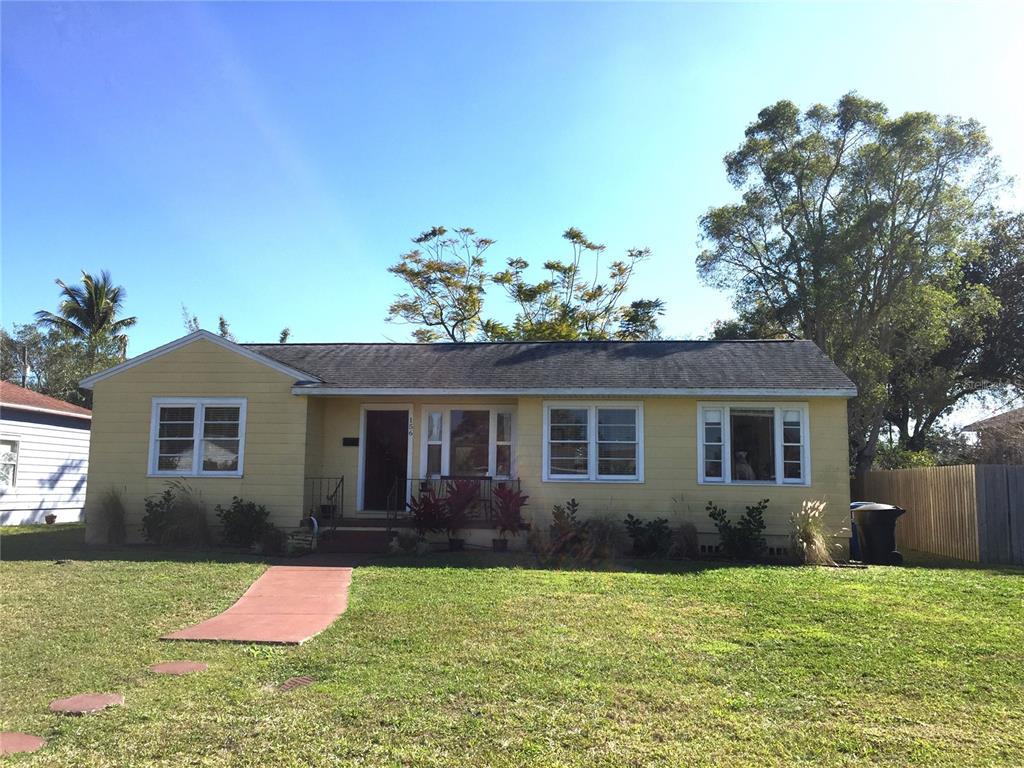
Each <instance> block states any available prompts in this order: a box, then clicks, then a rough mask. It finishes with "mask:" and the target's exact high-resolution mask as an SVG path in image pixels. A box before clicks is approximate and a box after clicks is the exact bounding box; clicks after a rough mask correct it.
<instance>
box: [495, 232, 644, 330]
mask: <svg viewBox="0 0 1024 768" xmlns="http://www.w3.org/2000/svg"><path fill="white" fill-rule="evenodd" d="M562 237H563V239H565V240H567V241H568V242H569V244H570V247H571V257H570V258H569V259H568V260H567V261H558V260H550V261H547V262H545V263H544V269H545V270H547V272H548V277H547V279H545V280H542V281H540V282H537V283H532V282H530V281H529V280H528V279H527V277H526V275H527V271H528V269H529V266H530V265H529V263H528V262H527V261H526V260H525V259H521V258H512V259H509V260H508V262H507V265H506V269H505V270H503V271H502V272H499V273H498V274H496V275H495V276H494V278H493V280H494V282H495V283H496V284H497V285H500V286H501V287H503V288H504V289H505V292H506V295H507V296H508V297H509V298H510V299H511V300H512V302H513V303H514V304H515V306H516V309H517V312H516V316H515V319H514V320H513V321H512V324H511V325H505V324H502V323H499V322H497V321H494V320H489V321H487V322H486V323H485V324H484V326H483V331H484V335H485V336H486V337H487V338H490V339H494V340H512V339H515V340H546V341H551V340H560V341H575V340H587V341H597V340H605V339H611V338H623V339H632V340H636V339H639V338H657V336H658V333H659V332H658V325H657V318H658V316H659V315H660V314H662V312H664V302H662V301H661V300H660V299H642V300H639V301H636V302H633V303H632V304H630V305H629V306H628V307H626V308H622V307H621V306H619V305H620V303H621V301H622V299H623V297H624V295H625V293H626V290H627V289H628V288H629V283H630V279H631V278H632V277H633V271H634V269H635V268H636V265H637V264H639V263H640V262H642V261H645V260H646V259H647V258H649V257H650V254H651V252H650V249H648V248H630V249H629V250H628V251H627V252H626V255H625V258H623V259H616V260H614V261H612V262H611V263H610V264H609V265H608V268H607V281H606V282H605V281H602V279H601V256H602V254H603V253H604V251H605V246H604V245H600V244H598V243H595V242H593V241H592V240H590V239H589V238H588V237H587V236H586V235H585V234H583V232H581V231H580V230H579V229H576V228H575V227H570V228H569V229H567V230H566V231H565V232H564V233H563V234H562ZM585 257H591V258H592V259H593V272H592V274H593V277H588V276H587V274H586V273H585V272H584V270H585V269H586V268H587V265H586V264H585Z"/></svg>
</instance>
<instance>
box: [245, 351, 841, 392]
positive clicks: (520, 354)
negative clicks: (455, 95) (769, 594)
mask: <svg viewBox="0 0 1024 768" xmlns="http://www.w3.org/2000/svg"><path fill="white" fill-rule="evenodd" d="M244 346H245V347H246V348H247V349H250V350H252V351H253V352H257V353H259V354H261V355H265V356H266V357H269V358H271V359H273V360H276V361H278V362H280V363H283V364H285V365H287V366H290V367H292V368H296V369H298V370H301V371H306V372H307V373H310V374H312V375H313V376H315V377H317V378H319V379H321V380H322V382H323V383H322V384H315V385H310V386H312V387H316V388H325V387H326V388H331V389H335V388H336V389H344V390H355V391H366V390H393V391H395V392H396V393H398V392H401V393H403V394H415V393H416V392H420V391H422V392H423V393H424V394H427V393H428V391H430V392H433V391H437V390H453V391H456V392H465V391H467V390H474V391H476V390H488V391H495V392H502V393H509V394H511V393H515V392H552V393H554V392H569V391H572V392H576V393H579V394H584V393H587V392H588V391H589V392H590V393H592V394H597V393H598V392H599V391H602V390H608V391H609V392H623V393H626V392H637V393H640V392H643V391H646V390H653V391H655V393H657V391H661V390H664V391H666V393H667V392H669V391H673V390H675V391H680V390H687V391H688V390H694V391H695V393H697V394H699V393H701V392H704V391H709V392H708V393H709V394H710V393H711V392H710V391H713V390H728V391H730V392H735V393H737V394H741V393H742V392H744V391H748V390H749V391H750V392H751V393H752V394H753V393H757V392H759V391H763V390H771V391H773V392H774V391H778V392H779V394H782V392H783V391H793V392H794V393H796V392H799V393H807V394H813V393H815V392H819V391H820V393H821V394H838V395H848V396H849V395H853V394H855V389H854V386H853V383H852V382H851V381H850V380H849V379H848V378H847V377H846V376H845V375H844V374H843V372H842V371H840V370H839V368H838V367H836V365H835V364H834V363H833V362H832V361H831V360H829V359H828V358H827V357H826V356H825V354H824V353H823V352H822V351H821V350H820V349H818V347H817V346H815V344H814V343H813V342H810V341H647V342H611V341H610V342H529V343H518V342H514V343H500V344H245V345H244Z"/></svg>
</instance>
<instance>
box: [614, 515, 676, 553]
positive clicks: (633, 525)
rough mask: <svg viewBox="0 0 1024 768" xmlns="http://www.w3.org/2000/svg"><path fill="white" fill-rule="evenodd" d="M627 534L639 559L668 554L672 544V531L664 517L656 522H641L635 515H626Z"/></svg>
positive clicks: (655, 520)
mask: <svg viewBox="0 0 1024 768" xmlns="http://www.w3.org/2000/svg"><path fill="white" fill-rule="evenodd" d="M625 525H626V533H628V534H629V538H631V539H632V540H633V554H634V555H636V556H637V557H649V556H651V555H660V556H664V555H666V554H668V550H669V546H670V545H671V543H672V531H671V529H670V528H669V527H668V520H666V519H665V518H663V517H659V518H656V519H654V520H647V521H644V520H641V519H639V518H637V517H633V515H626V520H625Z"/></svg>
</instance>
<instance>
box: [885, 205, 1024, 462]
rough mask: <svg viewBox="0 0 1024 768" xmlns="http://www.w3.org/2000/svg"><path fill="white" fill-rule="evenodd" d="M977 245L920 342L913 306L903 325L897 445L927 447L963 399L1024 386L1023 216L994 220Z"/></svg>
mask: <svg viewBox="0 0 1024 768" xmlns="http://www.w3.org/2000/svg"><path fill="white" fill-rule="evenodd" d="M978 246H979V247H978V248H977V249H976V251H974V252H973V253H970V255H969V256H968V257H967V258H966V259H965V260H964V263H963V264H962V266H960V268H959V269H957V270H956V271H955V273H953V274H951V275H950V276H949V283H948V286H947V291H946V292H945V293H944V296H943V297H944V298H945V299H946V304H945V306H942V307H937V308H935V309H934V310H933V311H930V312H928V313H925V315H924V316H925V317H937V318H939V319H940V320H941V321H942V327H941V328H940V329H939V333H938V334H934V335H932V336H931V337H928V336H925V337H924V338H925V339H926V340H927V339H930V340H931V341H932V342H933V343H931V344H929V343H925V344H922V343H921V339H922V334H921V333H920V329H919V328H918V325H919V323H920V317H921V313H920V312H919V311H917V308H915V312H913V313H912V314H911V315H910V316H909V317H908V318H907V321H908V323H909V324H910V328H903V329H900V331H901V332H900V333H899V335H898V338H900V339H902V340H903V341H902V343H903V351H902V353H901V355H900V357H899V359H898V360H897V361H896V362H895V364H894V365H893V368H892V370H891V371H890V373H889V395H890V403H889V407H888V409H887V411H886V418H887V420H888V421H889V422H890V423H891V424H893V426H895V427H896V428H897V429H898V430H899V447H900V448H902V449H904V450H909V451H921V450H924V449H925V448H926V447H927V444H928V443H929V440H930V435H929V433H930V431H931V430H933V429H934V427H935V425H936V424H937V423H938V421H939V419H940V418H941V417H942V416H944V415H946V414H947V413H949V412H950V411H951V410H952V409H953V407H954V406H956V404H957V403H959V402H960V401H961V400H963V399H964V398H965V397H969V396H971V395H975V394H978V393H981V392H991V391H993V390H996V389H998V388H1017V389H1024V341H1022V340H1024V289H1022V286H1024V214H1015V215H1010V214H1002V215H1000V216H998V217H996V218H995V219H994V220H993V221H992V223H991V224H990V226H989V227H988V230H987V232H986V233H985V234H984V235H983V236H982V237H981V238H980V239H979V242H978Z"/></svg>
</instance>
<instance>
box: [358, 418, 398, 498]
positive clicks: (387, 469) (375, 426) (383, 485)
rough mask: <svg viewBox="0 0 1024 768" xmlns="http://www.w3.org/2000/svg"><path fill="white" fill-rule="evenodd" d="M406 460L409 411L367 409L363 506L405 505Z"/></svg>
mask: <svg viewBox="0 0 1024 768" xmlns="http://www.w3.org/2000/svg"><path fill="white" fill-rule="evenodd" d="M408 463H409V412H408V411H404V410H403V411H371V410H367V411H366V451H365V454H364V463H363V509H367V510H373V511H385V510H402V509H405V486H406V483H405V481H406V478H407V476H408Z"/></svg>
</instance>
